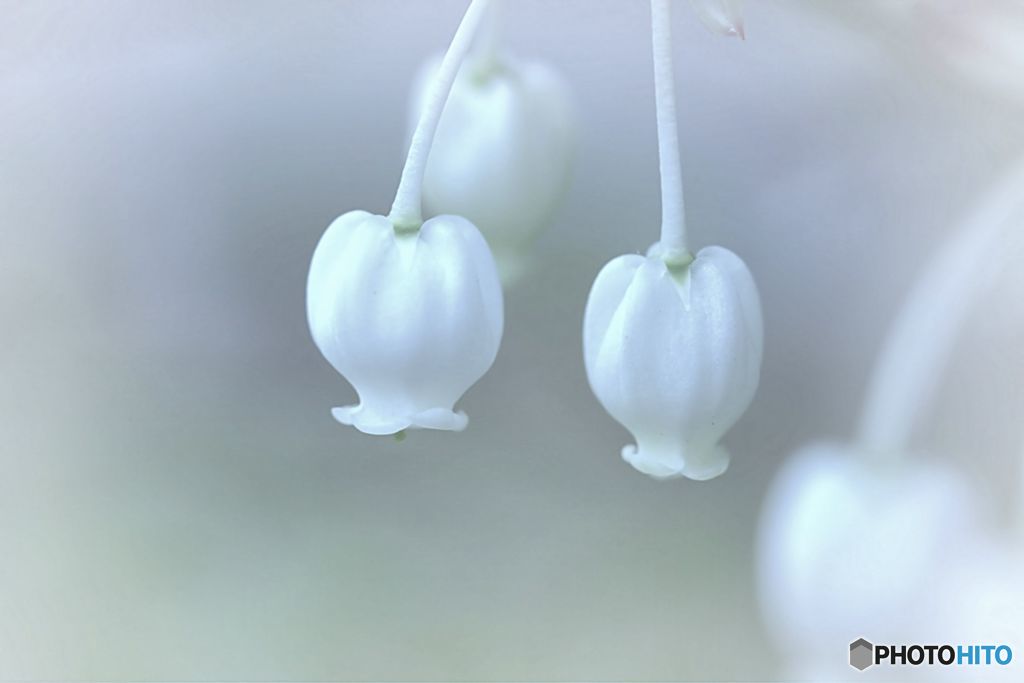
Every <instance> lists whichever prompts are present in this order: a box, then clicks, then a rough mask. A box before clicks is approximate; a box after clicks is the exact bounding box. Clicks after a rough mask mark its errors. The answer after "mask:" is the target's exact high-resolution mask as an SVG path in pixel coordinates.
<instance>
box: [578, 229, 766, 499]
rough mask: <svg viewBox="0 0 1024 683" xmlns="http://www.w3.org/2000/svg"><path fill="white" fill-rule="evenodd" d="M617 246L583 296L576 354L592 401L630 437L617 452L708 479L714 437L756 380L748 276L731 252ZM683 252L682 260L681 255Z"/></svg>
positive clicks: (715, 453) (720, 464)
mask: <svg viewBox="0 0 1024 683" xmlns="http://www.w3.org/2000/svg"><path fill="white" fill-rule="evenodd" d="M686 256H687V257H686V258H683V259H679V258H678V257H675V258H668V259H667V262H668V263H669V265H666V259H665V258H663V257H662V254H661V253H660V249H659V246H658V245H657V244H656V245H655V246H654V247H652V249H651V250H650V252H648V256H647V257H642V256H639V255H628V256H620V257H618V258H616V259H614V260H612V261H611V262H610V263H609V264H608V265H606V266H605V267H604V269H602V270H601V273H600V274H599V275H598V276H597V279H596V280H595V281H594V286H593V288H592V289H591V291H590V297H589V299H588V300H587V307H586V312H585V314H584V322H583V355H584V361H585V364H586V369H587V378H588V379H589V380H590V386H591V388H592V389H593V390H594V394H595V395H596V396H597V398H598V400H599V401H600V402H601V405H603V406H604V408H605V410H607V411H608V412H609V414H611V416H612V417H614V418H615V419H616V420H618V421H619V422H620V423H621V424H622V425H623V426H624V427H626V428H627V429H628V430H629V431H630V432H632V433H633V436H634V437H635V438H636V445H635V446H626V447H625V448H624V449H623V450H622V457H623V458H624V459H625V460H626V461H627V462H629V463H630V464H631V465H633V467H635V468H636V469H638V470H640V471H641V472H643V473H645V474H649V475H651V476H652V477H656V478H666V477H676V476H680V475H682V476H686V477H689V478H691V479H698V480H703V479H711V478H713V477H716V476H718V475H720V474H722V473H723V472H724V471H725V469H726V467H727V466H728V464H729V456H728V454H727V453H726V452H725V450H724V449H723V448H722V447H721V446H720V445H719V444H718V441H719V439H720V438H721V437H722V435H723V434H725V432H726V431H727V430H728V429H729V428H730V427H731V426H732V425H733V423H735V422H736V420H737V419H739V417H740V415H742V414H743V412H744V411H745V410H746V408H747V406H748V405H749V404H750V401H751V399H752V398H753V396H754V391H755V390H756V389H757V384H758V379H759V375H760V369H761V352H762V343H763V337H764V332H763V329H762V322H761V304H760V301H759V298H758V294H757V286H756V285H755V284H754V280H753V278H752V277H751V275H750V271H748V270H747V267H746V265H745V264H744V263H743V261H741V260H740V258H739V257H738V256H736V255H735V254H733V253H732V252H731V251H729V250H727V249H723V248H722V247H707V248H705V249H702V250H701V251H700V253H698V254H697V258H696V259H695V260H694V259H692V257H690V256H689V255H686ZM691 260H692V262H689V261H691Z"/></svg>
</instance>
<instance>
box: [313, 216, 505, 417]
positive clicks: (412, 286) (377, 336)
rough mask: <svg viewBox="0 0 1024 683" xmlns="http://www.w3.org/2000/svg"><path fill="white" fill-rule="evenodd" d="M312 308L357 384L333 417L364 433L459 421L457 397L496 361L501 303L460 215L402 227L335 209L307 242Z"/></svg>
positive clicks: (318, 334) (487, 258)
mask: <svg viewBox="0 0 1024 683" xmlns="http://www.w3.org/2000/svg"><path fill="white" fill-rule="evenodd" d="M306 294H307V297H306V302H307V315H308V318H309V328H310V331H311V332H312V335H313V340H314V341H315V342H316V345H317V347H318V348H319V349H320V351H321V353H323V354H324V356H325V357H326V358H327V360H328V361H330V363H331V365H333V366H334V368H335V369H336V370H337V371H338V372H340V373H341V374H342V375H343V376H344V377H345V379H347V380H348V381H349V382H351V383H352V385H353V386H354V387H355V389H356V391H357V392H358V394H359V405H356V406H346V407H343V408H335V409H334V410H333V411H332V414H333V415H334V417H335V419H337V420H338V421H339V422H341V423H343V424H347V425H353V426H354V427H356V429H358V430H360V431H362V432H366V433H367V434H394V433H396V432H399V431H401V430H403V429H407V428H426V429H447V430H455V431H459V430H462V429H465V427H466V423H467V418H466V415H465V413H462V412H458V413H456V412H454V411H453V407H454V405H455V402H456V401H458V400H459V398H460V397H461V396H462V394H463V393H465V391H466V390H467V389H468V388H469V387H470V386H471V385H472V384H473V383H474V382H476V381H477V380H478V379H480V377H481V376H482V375H483V374H484V373H485V372H486V371H487V369H488V368H489V367H490V366H491V364H492V363H493V362H494V357H495V355H496V354H497V352H498V345H499V343H500V341H501V334H502V326H503V320H504V318H503V304H502V294H501V285H500V283H499V281H498V273H497V270H496V268H495V265H494V260H493V258H492V257H491V254H490V252H489V250H488V248H487V243H486V242H485V241H484V239H483V237H482V236H481V235H480V232H479V231H478V230H477V229H476V228H475V227H474V226H473V224H472V223H470V222H469V221H467V220H466V219H464V218H461V217H459V216H437V217H435V218H432V219H430V220H428V221H426V222H425V223H423V225H422V227H421V228H420V229H419V230H416V229H411V230H403V229H401V228H396V227H395V226H394V225H392V223H391V221H390V220H388V218H386V217H384V216H379V215H374V214H370V213H367V212H366V211H351V212H349V213H346V214H344V215H342V216H341V217H339V218H337V219H336V220H335V221H334V222H333V223H332V224H331V226H330V227H329V228H328V229H327V231H326V232H325V233H324V235H323V237H322V238H321V239H320V243H319V244H318V245H317V248H316V251H315V252H314V253H313V260H312V263H311V264H310V269H309V281H308V284H307V292H306Z"/></svg>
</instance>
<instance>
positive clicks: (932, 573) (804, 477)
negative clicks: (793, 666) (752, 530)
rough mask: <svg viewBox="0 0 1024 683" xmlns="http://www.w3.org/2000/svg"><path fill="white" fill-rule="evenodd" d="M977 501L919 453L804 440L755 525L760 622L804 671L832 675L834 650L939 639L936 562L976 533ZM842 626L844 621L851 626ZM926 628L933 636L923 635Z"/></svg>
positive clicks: (836, 661) (942, 633) (839, 667)
mask: <svg viewBox="0 0 1024 683" xmlns="http://www.w3.org/2000/svg"><path fill="white" fill-rule="evenodd" d="M978 516H979V515H978V501H977V499H976V498H975V497H974V496H973V494H972V492H971V489H970V487H969V486H968V485H967V484H966V482H965V480H964V479H963V478H962V476H960V475H959V474H958V473H957V472H956V471H954V470H952V469H949V468H947V467H944V466H942V465H939V464H937V463H934V462H927V461H922V460H920V459H916V460H914V459H908V458H903V459H900V458H898V457H895V456H894V455H893V454H871V453H864V452H862V449H858V448H852V447H848V446H843V445H840V444H834V443H816V444H812V445H809V446H807V447H805V448H803V449H802V450H801V451H799V452H798V453H797V454H796V455H794V456H793V457H792V458H790V459H789V460H788V461H787V463H786V464H785V465H784V466H783V469H782V471H781V472H780V473H779V475H778V476H777V477H776V479H775V481H774V482H773V483H772V485H771V488H770V489H769V491H768V494H767V497H766V499H765V503H764V506H763V509H762V515H761V521H760V529H759V533H758V554H757V558H758V579H759V583H760V590H759V593H760V597H761V603H762V608H763V613H764V617H765V620H766V622H767V626H768V629H769V631H770V632H771V633H772V635H773V637H774V638H775V639H776V640H777V641H778V644H779V645H780V648H781V649H782V650H783V651H787V652H789V651H794V648H798V649H799V651H800V652H802V653H808V655H807V657H801V658H800V660H801V661H800V664H799V665H800V666H801V671H802V672H803V673H808V672H814V673H815V675H819V676H820V675H824V676H826V678H834V677H835V675H837V674H841V673H845V672H846V666H847V665H846V663H845V661H844V660H843V659H842V658H841V657H836V656H834V651H835V650H836V648H837V647H838V646H839V645H841V644H843V643H847V642H849V641H850V640H852V639H853V638H854V637H856V636H859V635H868V634H870V636H871V638H876V639H878V640H876V641H875V642H878V641H879V640H880V641H881V642H895V643H899V642H945V641H944V640H941V639H942V638H946V637H947V636H948V630H947V628H946V627H947V626H948V625H949V623H948V622H947V621H946V620H944V619H943V618H942V610H941V609H940V606H939V604H938V603H939V601H938V600H936V599H935V596H936V595H939V594H941V590H940V588H941V586H942V585H944V583H943V574H942V567H943V566H944V565H945V564H946V563H947V562H948V561H949V560H950V558H952V557H953V556H954V555H955V554H956V550H955V549H956V548H957V547H963V546H964V545H965V544H968V543H970V542H971V541H972V540H973V539H974V538H976V536H977V530H978V528H979V524H978ZM851 629H852V630H851ZM929 638H936V639H937V640H934V641H932V640H929Z"/></svg>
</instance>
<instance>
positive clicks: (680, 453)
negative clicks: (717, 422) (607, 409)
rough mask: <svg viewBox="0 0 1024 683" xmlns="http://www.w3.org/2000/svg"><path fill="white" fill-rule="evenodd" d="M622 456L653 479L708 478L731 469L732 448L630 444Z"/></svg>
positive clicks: (698, 479) (704, 479)
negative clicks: (730, 451)
mask: <svg viewBox="0 0 1024 683" xmlns="http://www.w3.org/2000/svg"><path fill="white" fill-rule="evenodd" d="M622 459H623V460H625V461H626V462H628V463H629V464H630V465H632V466H633V467H634V468H635V469H636V470H637V471H639V472H642V473H644V474H646V475H647V476H649V477H651V478H653V479H678V478H679V477H686V478H687V479H693V480H694V481H707V480H709V479H714V478H715V477H718V476H721V475H722V474H724V473H725V471H726V470H727V469H729V452H728V451H726V450H725V448H723V447H722V446H719V445H714V446H711V447H710V448H693V447H689V448H688V447H686V446H678V447H671V446H652V445H650V444H640V445H633V444H629V445H627V446H625V447H623V449H622Z"/></svg>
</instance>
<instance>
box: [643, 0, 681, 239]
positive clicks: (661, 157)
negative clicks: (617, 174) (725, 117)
mask: <svg viewBox="0 0 1024 683" xmlns="http://www.w3.org/2000/svg"><path fill="white" fill-rule="evenodd" d="M671 20H672V13H671V10H670V7H669V0H651V44H652V48H653V53H654V100H655V106H656V108H657V119H658V164H659V167H660V170H661V247H662V250H663V253H664V254H665V255H666V256H669V255H672V254H677V255H678V254H683V253H685V252H686V211H685V207H684V205H683V173H682V165H681V163H680V160H679V131H678V124H677V122H676V95H675V83H674V77H673V74H672V26H671V24H672V21H671Z"/></svg>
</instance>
